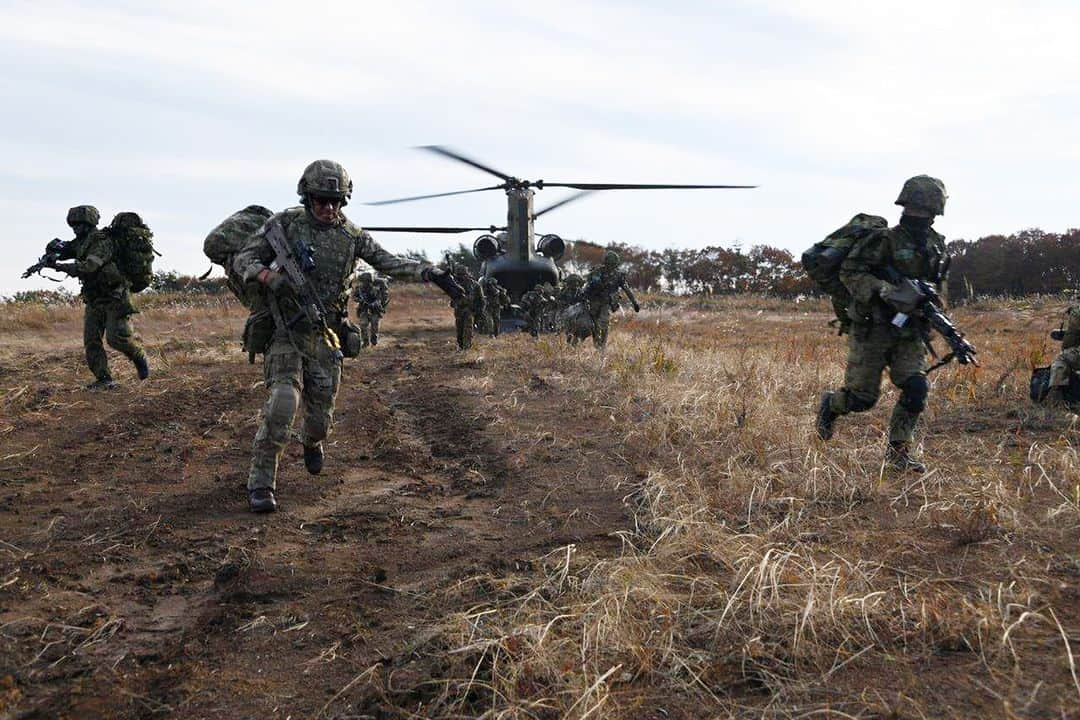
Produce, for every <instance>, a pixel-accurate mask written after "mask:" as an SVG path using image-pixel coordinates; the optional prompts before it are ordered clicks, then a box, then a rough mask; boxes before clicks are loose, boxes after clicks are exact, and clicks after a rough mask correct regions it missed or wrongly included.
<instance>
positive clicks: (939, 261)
mask: <svg viewBox="0 0 1080 720" xmlns="http://www.w3.org/2000/svg"><path fill="white" fill-rule="evenodd" d="M946 198H947V195H946V192H945V185H944V183H942V182H941V181H940V180H938V179H936V178H932V177H929V176H927V175H919V176H917V177H913V178H910V179H909V180H907V182H905V183H904V186H903V189H902V190H901V191H900V196H899V197H898V198H897V199H896V204H897V205H900V206H901V207H903V213H902V214H901V216H900V222H899V224H897V225H895V226H894V227H891V228H890V227H886V225H887V223H886V222H885V221H884V219H883V218H876V217H873V216H866V215H857V216H856V217H855V219H854V220H853V221H852V223H849V224H848V225H847V226H845V228H841V230H839V231H837V232H836V233H833V234H832V235H830V236H829V237H828V238H826V240H825V241H823V242H822V243H819V244H818V245H816V246H815V247H814V248H811V250H809V251H807V254H806V255H804V256H803V257H804V265H806V266H807V269H808V272H810V274H811V275H812V276H814V277H815V279H818V280H819V282H821V280H820V279H819V278H818V276H817V275H816V274H815V272H817V271H819V270H821V269H822V268H824V269H828V268H829V267H832V268H838V270H837V274H836V277H837V278H838V280H839V282H840V283H841V284H842V288H841V290H844V291H846V292H847V293H848V296H847V297H842V296H841V297H840V299H839V300H837V298H838V296H837V295H833V297H834V303H836V304H837V307H838V308H840V309H838V313H839V312H844V313H846V315H847V317H846V318H841V320H842V329H843V331H845V332H848V333H849V339H848V358H847V371H846V373H845V376H844V385H843V386H842V387H841V388H840V389H839V390H836V391H833V392H827V393H825V394H824V396H823V397H822V399H821V404H820V407H819V409H818V416H817V432H818V434H819V435H820V436H821V438H822V439H825V440H827V439H829V438H830V437H832V434H833V428H834V425H835V423H836V419H837V418H839V417H840V416H842V415H846V414H848V413H852V412H863V411H866V410H869V409H870V408H872V407H874V405H875V403H876V402H877V400H878V396H879V394H880V386H881V373H882V372H883V371H884V370H885V368H886V367H887V368H888V369H889V379H890V380H891V381H892V383H893V384H894V385H895V386H896V387H897V388H899V389H900V391H901V394H900V399H899V400H898V401H897V403H896V407H895V408H894V409H893V413H892V417H891V418H890V420H889V445H888V451H887V453H886V460H887V462H888V464H889V465H890V466H891V467H893V468H895V469H898V470H912V471H917V472H925V470H926V468H925V466H924V465H923V464H922V463H921V462H920V461H919V460H917V459H916V458H915V457H914V456H913V455H912V451H911V443H912V441H913V439H914V435H915V426H916V424H917V422H918V419H919V415H920V414H921V413H922V411H923V409H924V408H925V407H926V400H927V395H928V393H929V389H930V385H929V383H928V381H927V378H926V373H927V364H926V352H927V345H926V342H927V341H926V338H927V337H928V333H929V330H930V327H931V323H933V328H934V329H935V330H938V331H939V332H943V333H944V332H947V330H948V328H944V327H942V326H941V325H940V318H942V317H943V316H942V315H941V314H940V312H938V313H937V314H936V315H934V316H933V317H932V318H931V317H930V316H929V315H927V314H926V313H920V312H918V309H919V306H920V304H922V303H923V302H925V300H926V292H925V291H920V290H919V287H920V285H919V283H924V285H922V286H921V287H923V288H929V287H930V286H929V285H925V283H933V284H940V283H942V282H943V281H944V279H945V273H946V271H947V268H948V257H947V253H946V250H945V238H944V237H943V236H942V235H940V234H938V233H937V232H935V231H934V229H933V227H932V226H933V222H934V218H935V217H936V216H938V215H942V214H944V212H945V200H946ZM849 229H850V231H848V230H849ZM845 238H850V239H851V240H852V241H851V242H850V244H848V245H847V246H844V242H845ZM826 274H828V273H826ZM830 294H832V293H830ZM935 309H936V307H935ZM844 320H846V321H847V322H843V321H844ZM949 327H951V326H949ZM947 339H949V340H950V343H951V344H952V343H954V342H955V343H956V345H955V347H954V351H955V353H954V354H955V355H956V357H957V358H958V359H959V360H960V362H961V363H964V362H973V361H974V348H973V347H971V346H970V344H969V343H966V341H964V340H963V337H962V335H960V334H959V333H958V332H956V331H955V329H953V333H952V337H949V336H947Z"/></svg>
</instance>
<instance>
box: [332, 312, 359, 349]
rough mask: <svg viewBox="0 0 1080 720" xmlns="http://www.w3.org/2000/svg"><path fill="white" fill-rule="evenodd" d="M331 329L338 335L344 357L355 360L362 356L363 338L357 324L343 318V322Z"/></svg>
mask: <svg viewBox="0 0 1080 720" xmlns="http://www.w3.org/2000/svg"><path fill="white" fill-rule="evenodd" d="M331 329H332V330H333V331H334V333H335V334H337V336H338V341H339V342H340V343H341V354H342V355H344V356H345V357H347V358H354V357H356V356H357V355H359V354H360V348H362V347H363V338H362V337H361V335H360V328H359V327H358V326H357V325H356V323H353V322H350V321H348V320H345V319H344V318H342V320H341V322H339V323H338V324H337V325H335V326H333V327H332V328H331Z"/></svg>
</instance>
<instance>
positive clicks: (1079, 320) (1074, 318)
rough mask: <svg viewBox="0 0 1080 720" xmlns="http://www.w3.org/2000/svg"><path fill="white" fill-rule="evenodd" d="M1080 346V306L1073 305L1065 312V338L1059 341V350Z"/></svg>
mask: <svg viewBox="0 0 1080 720" xmlns="http://www.w3.org/2000/svg"><path fill="white" fill-rule="evenodd" d="M1078 345H1080V305H1073V306H1072V307H1070V308H1069V309H1068V310H1066V311H1065V337H1064V338H1063V339H1062V340H1061V349H1062V350H1068V349H1069V348H1073V347H1077V346H1078Z"/></svg>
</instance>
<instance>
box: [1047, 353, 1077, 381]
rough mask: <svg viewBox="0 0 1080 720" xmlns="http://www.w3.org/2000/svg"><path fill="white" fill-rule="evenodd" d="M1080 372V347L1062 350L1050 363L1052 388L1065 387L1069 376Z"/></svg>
mask: <svg viewBox="0 0 1080 720" xmlns="http://www.w3.org/2000/svg"><path fill="white" fill-rule="evenodd" d="M1078 370H1080V347H1071V348H1068V349H1066V350H1062V351H1061V354H1060V355H1058V356H1057V357H1056V358H1054V362H1052V363H1050V387H1065V386H1066V385H1068V384H1069V376H1070V375H1071V374H1072V373H1074V372H1077V371H1078Z"/></svg>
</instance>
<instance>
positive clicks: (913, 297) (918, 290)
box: [885, 268, 979, 373]
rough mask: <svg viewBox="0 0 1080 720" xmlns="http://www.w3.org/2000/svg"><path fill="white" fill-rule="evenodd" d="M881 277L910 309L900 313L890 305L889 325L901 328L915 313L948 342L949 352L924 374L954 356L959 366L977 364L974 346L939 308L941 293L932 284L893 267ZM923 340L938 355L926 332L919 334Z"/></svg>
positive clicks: (950, 360) (933, 354)
mask: <svg viewBox="0 0 1080 720" xmlns="http://www.w3.org/2000/svg"><path fill="white" fill-rule="evenodd" d="M885 279H886V280H888V281H889V282H891V283H892V284H893V285H896V286H897V295H900V296H905V302H904V305H905V307H907V306H909V305H910V308H911V309H910V310H909V311H908V312H904V311H903V310H901V309H900V308H895V306H894V309H896V310H897V313H896V315H895V316H894V317H893V319H892V324H893V325H895V326H896V327H904V326H906V325H907V322H908V320H910V319H911V315H912V314H915V315H917V316H918V317H922V318H923V319H924V320H926V321H927V323H928V324H929V325H930V327H931V328H933V330H934V331H936V332H937V333H938V334H939V335H941V337H943V338H944V339H945V342H947V343H948V344H949V353H948V354H947V355H946V356H945V357H943V358H941V359H940V360H938V362H937V363H935V364H934V365H933V366H932V367H930V369H929V370H927V372H928V373H929V372H931V371H933V370H936V369H937V368H939V367H941V366H942V365H945V364H947V363H949V362H952V360H954V359H955V360H956V361H957V362H959V363H960V364H961V365H967V364H968V363H970V364H972V365H975V366H978V364H979V361H978V359H977V358H976V357H975V353H976V352H977V351H976V350H975V346H974V345H972V344H971V343H970V342H968V341H967V339H965V338H964V333H962V332H960V331H959V330H957V329H956V326H955V325H953V323H952V321H951V320H950V319H949V317H948V316H947V315H946V314H945V311H944V310H942V309H941V308H942V305H944V303H942V301H941V296H940V295H938V292H937V290H935V289H934V286H933V285H931V284H930V283H928V282H926V281H924V280H915V279H912V278H909V277H905V276H904V275H902V274H901V273H900V272H899V271H898V270H896V269H895V268H888V270H887V271H886V273H885ZM923 342H924V343H925V344H926V349H927V350H929V351H930V354H931V355H932V356H933V357H934V358H935V359H936V358H937V357H938V354H937V353H936V352H935V351H934V346H933V344H932V343H931V342H930V337H929V334H928V333H927V334H924V335H923Z"/></svg>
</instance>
